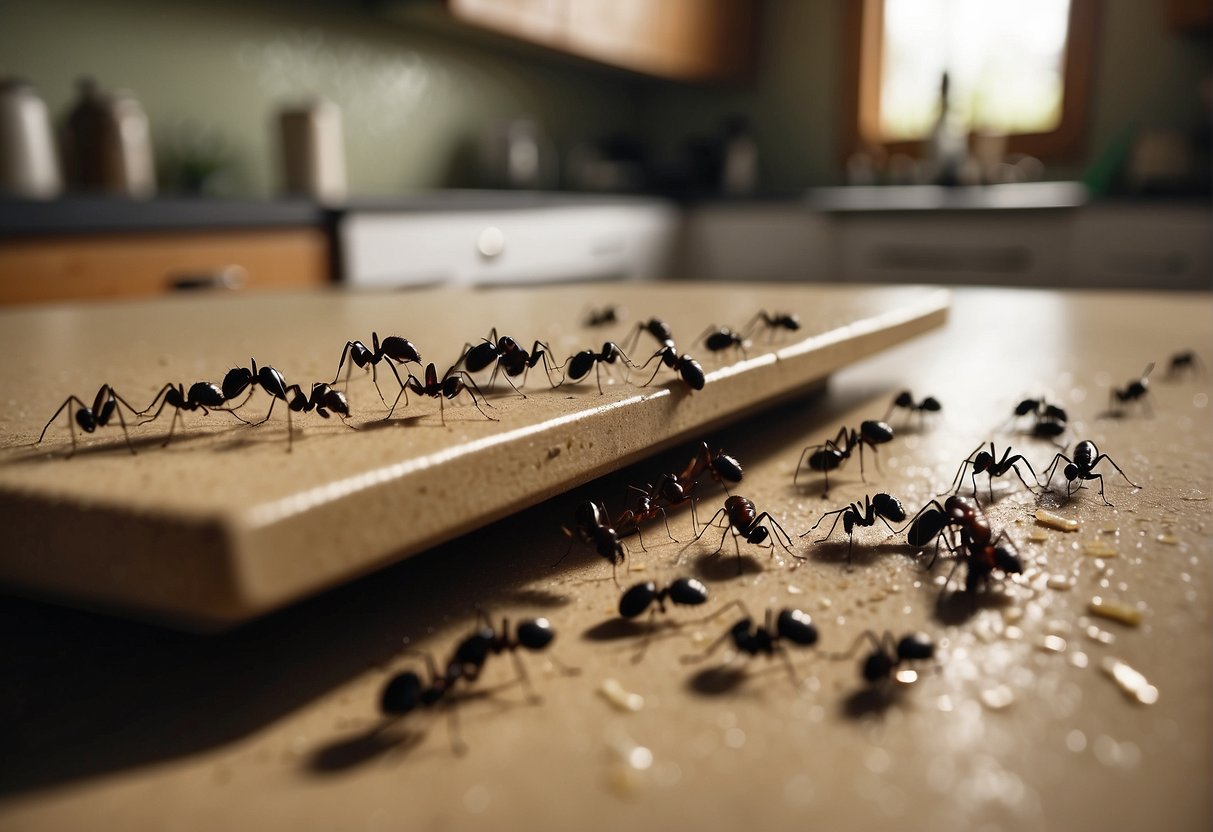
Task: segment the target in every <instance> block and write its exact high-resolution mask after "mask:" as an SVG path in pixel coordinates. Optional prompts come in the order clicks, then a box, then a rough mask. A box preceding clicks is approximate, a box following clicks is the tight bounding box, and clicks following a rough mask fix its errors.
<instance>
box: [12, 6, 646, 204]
mask: <svg viewBox="0 0 1213 832" xmlns="http://www.w3.org/2000/svg"><path fill="white" fill-rule="evenodd" d="M2 6H3V8H2V10H0V72H10V73H14V74H18V75H22V76H25V77H28V78H29V79H30V80H31V81H33V82H34V84H35V85H36V87H37V88H38V91H39V92H40V94H41V95H42V96H43V98H44V99H45V100H46V101H47V103H48V104H49V106H50V107H51V109H52V112H53V113H55V114H56V115H57V116H62V114H64V113H65V112H66V111H67V110H68V108H69V107H70V106H71V101H72V99H73V97H74V95H75V90H74V86H75V81H76V79H77V78H78V77H79V76H81V75H83V74H86V73H89V74H92V75H94V76H95V77H96V78H97V79H98V81H99V82H101V83H102V84H103V85H104V86H105V87H125V88H129V89H131V90H133V91H134V92H135V94H136V95H137V96H138V98H139V99H140V101H141V102H142V103H143V105H144V107H145V109H146V110H147V112H148V116H149V118H150V120H151V122H152V125H153V130H154V133H155V139H156V144H157V152H158V154H159V155H160V156H161V157H162V160H163V158H165V157H167V155H168V154H170V153H171V152H172V151H173V149H174V148H179V147H182V146H186V147H188V146H190V145H191V143H196V142H199V141H202V142H205V143H207V145H208V146H209V145H210V144H212V143H213V142H214V141H219V142H221V143H222V145H223V147H224V148H226V150H225V159H226V163H227V165H228V175H227V176H226V179H225V181H223V182H222V188H223V190H225V191H227V192H229V193H234V194H237V195H264V194H270V193H272V192H273V191H274V190H275V188H276V187H277V186H278V181H279V177H278V167H277V164H278V161H277V147H278V144H277V139H276V135H277V134H276V128H275V124H274V122H273V114H274V113H275V112H276V110H277V109H278V107H279V105H280V104H281V103H282V102H284V101H290V100H292V99H297V98H299V97H300V96H303V95H307V94H309V93H320V94H323V95H325V96H327V97H329V98H331V99H332V100H334V101H336V102H337V103H338V104H339V105H340V106H341V107H342V110H343V113H344V117H345V128H346V131H345V138H346V156H347V163H348V176H349V182H350V190H351V193H353V194H356V195H386V194H393V193H399V192H401V191H402V190H406V189H418V188H431V187H440V186H446V185H452V184H456V185H457V184H469V183H471V182H472V181H474V172H473V170H472V168H473V166H474V152H475V146H476V142H477V140H478V137H479V136H480V135H481V134H482V133H483V131H485V130H486V129H488V128H489V127H490V126H491V125H492V124H493V123H494V121H495V120H498V119H507V118H511V117H514V116H518V115H520V114H527V115H531V116H533V117H535V118H536V119H537V120H539V121H540V122H541V123H542V124H543V125H544V127H545V128H546V129H547V131H548V132H549V134H550V135H551V136H552V137H553V138H554V139H555V140H556V142H557V143H558V144H559V145H560V146H562V147H567V146H568V145H569V144H570V143H572V142H574V141H577V140H580V139H583V138H585V137H592V136H596V135H600V134H605V133H609V132H612V131H614V130H616V129H618V127H619V126H621V125H631V124H632V123H634V121H635V119H636V105H635V103H634V84H633V83H630V80H629V79H624V80H621V76H620V75H619V74H618V73H614V72H611V71H609V70H605V69H598V68H595V67H590V66H588V65H584V64H574V63H573V62H572V61H569V60H561V59H557V58H551V57H548V56H537V55H533V54H526V53H524V52H515V51H512V50H503V49H501V48H500V47H499V46H490V47H485V46H482V45H476V44H474V43H472V42H469V40H468V39H466V38H463V39H461V38H459V37H457V36H451V35H450V34H449V33H443V32H435V31H432V30H427V29H425V28H424V27H421V26H418V25H417V24H416V23H412V22H409V21H407V20H406V21H399V20H394V19H391V18H388V17H385V16H379V15H374V14H371V13H369V12H367V11H365V10H364V7H363V6H362V5H361V4H358V3H340V2H335V0H328V2H316V1H315V0H312V2H293V3H286V2H279V1H278V0H255V2H253V1H252V0H250V1H249V2H231V0H218V1H217V2H205V3H203V2H197V3H186V2H164V1H163V0H3V4H2Z"/></svg>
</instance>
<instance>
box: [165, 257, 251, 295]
mask: <svg viewBox="0 0 1213 832" xmlns="http://www.w3.org/2000/svg"><path fill="white" fill-rule="evenodd" d="M168 283H169V286H170V287H171V288H172V289H173V290H174V291H179V290H194V289H242V288H244V285H245V284H246V283H248V270H247V269H245V268H244V266H241V265H239V264H237V263H232V264H230V265H227V266H222V267H220V268H217V269H211V270H209V271H208V270H205V269H200V270H198V271H181V272H172V273H170V274H169V276H168Z"/></svg>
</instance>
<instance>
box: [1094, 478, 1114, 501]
mask: <svg viewBox="0 0 1213 832" xmlns="http://www.w3.org/2000/svg"><path fill="white" fill-rule="evenodd" d="M1092 479H1097V480H1099V498H1100V499H1101V500H1103V504H1104V505H1105V506H1110V505H1112V504H1111V503H1109V502H1108V498H1107V497H1105V496H1104V493H1103V474H1094V475H1093V476H1092Z"/></svg>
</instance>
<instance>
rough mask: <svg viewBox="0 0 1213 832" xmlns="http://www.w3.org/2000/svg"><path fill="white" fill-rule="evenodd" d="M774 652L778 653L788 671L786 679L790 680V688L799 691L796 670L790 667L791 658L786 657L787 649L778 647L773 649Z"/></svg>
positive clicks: (798, 678)
mask: <svg viewBox="0 0 1213 832" xmlns="http://www.w3.org/2000/svg"><path fill="white" fill-rule="evenodd" d="M775 652H777V653H779V656H780V658H782V659H783V666H784V667H786V668H787V670H788V677H789V678H790V679H791V680H792V687H794V688H797V689H799V688H800V677H799V676H797V675H796V668H795V667H794V666H793V665H792V657H791V656H789V655H788V651H787V649H785V648H784V647H783V646H782V645H778V646H776V647H775Z"/></svg>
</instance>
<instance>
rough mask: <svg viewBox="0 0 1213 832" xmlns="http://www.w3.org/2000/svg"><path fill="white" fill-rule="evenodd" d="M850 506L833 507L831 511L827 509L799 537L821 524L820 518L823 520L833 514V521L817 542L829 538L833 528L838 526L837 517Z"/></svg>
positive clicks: (822, 541)
mask: <svg viewBox="0 0 1213 832" xmlns="http://www.w3.org/2000/svg"><path fill="white" fill-rule="evenodd" d="M850 508H851V506H844V507H842V508H838V509H834V510H833V511H827V512H826V513H825V514H823V515H821V517H819V518H817V522H816V523H814V524H813V525H812V527H811V528H810V529H809V531H807V532H805V533H804V534H802V535H801V537H804V536H805V535H807V534H809V533H810V532H813V531H815V530H816V529H817V527H818V526H820V525H821V521H822V520H825V519H826V518H827V517H829V516H830V515H831V514H833V515H834V522H833V524H832V525H831V526H830V530H829V531H828V532H826V536H825V537H823V538H821V540H818V541H817V542H818V543H824V542H825V541H826V540H829V539H830V535H832V534H833V533H834V529H835V528H837V527H838V518H840V517H841V516H842V515H843V514H844V513H845V512H847V511H849V510H850Z"/></svg>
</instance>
